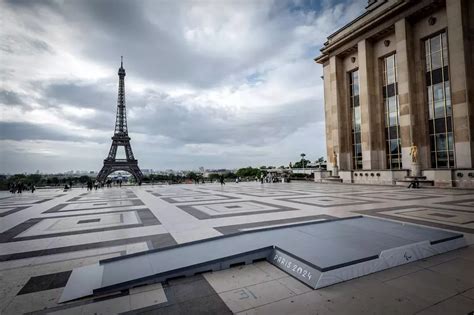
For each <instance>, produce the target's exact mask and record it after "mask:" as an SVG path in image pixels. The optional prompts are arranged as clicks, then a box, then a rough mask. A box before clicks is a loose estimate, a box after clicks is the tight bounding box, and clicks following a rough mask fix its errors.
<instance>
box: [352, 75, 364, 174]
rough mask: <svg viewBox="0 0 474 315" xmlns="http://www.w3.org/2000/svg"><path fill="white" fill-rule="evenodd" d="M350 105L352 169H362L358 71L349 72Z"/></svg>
mask: <svg viewBox="0 0 474 315" xmlns="http://www.w3.org/2000/svg"><path fill="white" fill-rule="evenodd" d="M349 91H350V105H351V111H352V167H353V169H355V170H358V169H362V144H361V136H360V125H361V118H360V104H359V71H358V70H355V71H352V72H349Z"/></svg>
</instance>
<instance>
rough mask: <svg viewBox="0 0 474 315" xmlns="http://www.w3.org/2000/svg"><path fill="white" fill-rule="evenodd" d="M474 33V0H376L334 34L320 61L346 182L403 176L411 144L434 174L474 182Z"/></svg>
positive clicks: (333, 143)
mask: <svg viewBox="0 0 474 315" xmlns="http://www.w3.org/2000/svg"><path fill="white" fill-rule="evenodd" d="M473 34H474V1H468V0H445V1H444V0H423V1H410V0H384V1H383V0H378V1H377V0H370V1H368V4H367V7H366V11H365V12H364V13H363V14H362V15H361V16H359V17H358V18H356V19H355V20H353V21H351V22H350V23H349V24H347V25H345V26H344V27H342V28H340V29H339V30H337V31H336V32H335V33H333V34H331V35H329V37H328V40H327V42H326V43H325V44H324V47H323V48H322V49H321V55H320V56H319V57H317V58H316V59H315V61H316V62H318V63H320V64H322V65H323V69H324V70H323V72H324V76H323V77H324V99H325V116H326V143H327V153H328V156H332V155H333V151H335V152H336V153H337V155H338V160H339V161H338V165H339V169H340V170H341V172H340V174H339V175H340V176H341V178H342V179H343V180H344V182H373V183H393V182H395V181H397V180H400V179H403V178H405V176H407V175H409V174H410V173H409V170H410V169H412V164H413V162H412V159H411V156H410V154H409V153H410V148H411V146H412V143H413V144H414V145H415V146H416V147H417V149H418V159H417V163H418V164H419V168H420V169H421V172H422V175H424V176H426V177H427V179H428V180H432V181H434V183H435V185H439V186H471V187H474V169H473V167H474V40H473ZM328 162H329V160H328ZM328 164H329V165H328V168H329V169H331V167H332V163H328ZM366 171H372V172H373V173H370V172H366ZM374 173H375V175H372V174H374Z"/></svg>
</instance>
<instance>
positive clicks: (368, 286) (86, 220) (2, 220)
mask: <svg viewBox="0 0 474 315" xmlns="http://www.w3.org/2000/svg"><path fill="white" fill-rule="evenodd" d="M473 196H474V193H473V191H472V190H454V189H451V190H450V189H430V188H426V189H425V188H423V189H416V190H409V189H407V188H405V187H399V186H368V185H341V184H317V183H312V182H292V183H274V184H260V183H256V182H248V183H247V182H242V183H238V184H235V183H227V184H226V185H224V186H221V185H219V184H201V185H193V184H188V185H169V186H168V185H154V186H151V185H143V186H141V187H131V186H130V187H129V186H123V187H121V188H119V187H114V188H103V189H99V190H94V191H86V190H85V189H81V188H73V189H72V190H70V191H68V192H64V191H63V190H62V189H44V190H43V189H40V190H37V191H36V192H35V193H30V192H24V193H23V194H21V195H18V194H17V195H11V194H9V193H6V192H2V193H1V194H0V280H1V281H0V282H1V283H2V286H1V288H0V314H18V313H31V312H32V313H35V314H46V313H48V314H67V313H71V314H77V313H82V314H93V313H106V314H108V313H130V314H147V313H150V314H156V313H166V314H168V313H183V314H184V313H192V314H195V313H216V314H225V313H239V312H243V313H270V312H273V313H301V312H308V313H323V314H324V313H344V312H346V311H347V312H348V313H358V312H359V313H367V312H369V313H385V314H389V313H391V312H400V313H418V312H420V313H423V312H425V313H426V314H432V313H436V312H440V313H443V312H444V313H450V314H456V312H458V311H459V312H460V313H462V314H467V313H469V312H471V311H473V310H474V268H472V266H473V265H474V247H473V246H472V245H471V246H469V247H467V248H466V249H461V250H458V251H455V252H451V253H448V254H443V255H440V256H435V257H432V258H429V259H426V260H423V261H419V262H415V263H411V264H408V265H404V266H401V267H397V268H394V269H390V270H387V271H383V272H380V273H376V274H373V275H369V276H366V277H362V278H359V279H356V280H353V281H351V282H347V283H341V284H338V285H334V286H331V287H327V288H324V289H320V290H316V291H314V290H312V289H310V288H308V287H306V286H305V285H304V284H302V283H300V282H298V281H297V280H295V279H293V278H292V277H289V276H288V275H287V274H285V273H283V272H281V271H280V270H279V269H277V268H275V267H273V266H272V265H270V264H269V263H267V262H266V261H262V262H258V263H255V264H252V265H246V266H240V267H235V268H231V269H228V270H223V271H219V272H209V273H205V274H202V275H197V276H194V277H190V278H185V279H176V280H171V281H169V282H167V283H164V284H154V285H148V286H144V287H138V288H132V289H129V290H126V291H122V292H120V293H118V294H115V295H112V296H107V297H105V298H104V297H101V298H100V299H94V298H85V299H81V300H78V301H73V302H69V303H65V304H58V302H57V301H58V299H59V297H60V296H61V293H62V290H63V289H64V286H65V284H66V283H67V280H68V278H69V276H70V273H71V270H72V269H73V268H76V267H80V266H85V265H88V264H92V263H95V262H97V261H99V260H101V259H105V258H111V257H116V256H121V255H126V254H131V253H134V252H139V251H144V250H149V249H154V248H162V247H166V246H170V245H175V244H182V243H186V242H190V241H195V240H198V239H205V238H210V237H215V236H219V235H225V234H231V233H235V232H239V231H246V230H253V229H259V228H264V227H270V226H278V225H285V224H291V223H301V222H308V221H319V220H327V219H332V218H342V217H349V216H354V215H357V214H362V215H366V216H372V217H379V218H384V219H390V220H395V221H400V222H406V223H410V224H420V225H425V226H432V227H437V228H442V229H448V230H451V231H456V232H462V233H465V237H466V239H467V241H468V243H469V244H473V243H474V198H473ZM434 284H436V285H434ZM441 284H442V285H441ZM434 287H435V289H434ZM436 288H438V289H436ZM382 306H383V309H382V308H381V307H382ZM446 310H448V312H445V311H446Z"/></svg>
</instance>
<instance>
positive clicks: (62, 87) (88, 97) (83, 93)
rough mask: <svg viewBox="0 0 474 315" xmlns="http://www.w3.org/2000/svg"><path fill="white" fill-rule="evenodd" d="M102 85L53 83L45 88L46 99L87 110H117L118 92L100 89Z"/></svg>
mask: <svg viewBox="0 0 474 315" xmlns="http://www.w3.org/2000/svg"><path fill="white" fill-rule="evenodd" d="M99 85H100V83H94V84H84V83H80V82H68V83H51V84H48V85H46V86H45V87H44V99H45V100H55V101H56V102H59V103H66V104H70V105H76V106H79V107H85V108H96V109H100V110H107V109H115V107H116V100H117V92H116V91H112V90H110V89H103V88H99Z"/></svg>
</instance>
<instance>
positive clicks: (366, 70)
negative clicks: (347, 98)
mask: <svg viewBox="0 0 474 315" xmlns="http://www.w3.org/2000/svg"><path fill="white" fill-rule="evenodd" d="M357 51H358V59H359V102H360V112H361V123H362V124H361V141H362V168H363V169H367V170H370V169H378V168H381V165H379V163H378V162H379V159H377V153H376V152H375V151H374V145H373V140H374V139H373V137H374V134H375V133H374V130H373V128H374V125H375V122H374V119H376V117H375V115H374V112H376V111H375V107H374V106H375V104H374V100H375V95H374V93H375V89H376V88H377V84H376V82H375V81H374V75H373V74H374V64H373V48H372V44H371V43H370V42H369V41H367V40H365V39H364V40H362V41H360V42H359V43H358V44H357Z"/></svg>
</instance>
